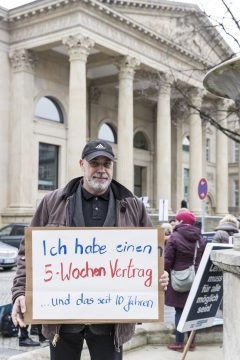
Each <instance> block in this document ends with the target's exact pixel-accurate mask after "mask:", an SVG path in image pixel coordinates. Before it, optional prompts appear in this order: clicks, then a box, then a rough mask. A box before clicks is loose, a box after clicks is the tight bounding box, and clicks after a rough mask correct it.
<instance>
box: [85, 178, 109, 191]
mask: <svg viewBox="0 0 240 360" xmlns="http://www.w3.org/2000/svg"><path fill="white" fill-rule="evenodd" d="M110 182H111V181H110V180H109V179H108V180H107V181H106V182H105V183H99V182H97V181H96V180H94V179H87V183H88V186H89V187H90V188H91V189H92V190H93V191H94V192H96V193H99V192H102V191H105V190H107V188H108V186H109V184H110Z"/></svg>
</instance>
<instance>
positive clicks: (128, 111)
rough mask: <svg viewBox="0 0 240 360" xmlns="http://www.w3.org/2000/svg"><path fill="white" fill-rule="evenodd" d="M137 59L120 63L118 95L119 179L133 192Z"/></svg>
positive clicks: (129, 58)
mask: <svg viewBox="0 0 240 360" xmlns="http://www.w3.org/2000/svg"><path fill="white" fill-rule="evenodd" d="M139 64H140V63H139V61H138V60H137V59H135V58H131V57H130V56H126V57H124V58H123V59H122V61H121V62H120V64H119V65H120V71H119V95H118V152H117V154H118V156H117V179H118V181H119V182H120V183H122V184H123V185H124V186H126V187H127V188H128V189H129V190H131V191H133V185H134V184H133V183H134V163H133V78H134V73H135V68H136V66H138V65H139Z"/></svg>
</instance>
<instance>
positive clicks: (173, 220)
mask: <svg viewBox="0 0 240 360" xmlns="http://www.w3.org/2000/svg"><path fill="white" fill-rule="evenodd" d="M169 224H170V225H171V226H172V230H173V229H174V226H175V225H176V219H175V218H173V219H170V220H169Z"/></svg>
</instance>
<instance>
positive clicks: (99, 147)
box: [96, 144, 106, 150]
mask: <svg viewBox="0 0 240 360" xmlns="http://www.w3.org/2000/svg"><path fill="white" fill-rule="evenodd" d="M96 149H98V150H101V149H106V148H105V146H103V145H102V144H99V145H97V146H96Z"/></svg>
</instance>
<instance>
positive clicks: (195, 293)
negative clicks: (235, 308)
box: [177, 243, 232, 332]
mask: <svg viewBox="0 0 240 360" xmlns="http://www.w3.org/2000/svg"><path fill="white" fill-rule="evenodd" d="M230 248H232V245H231V244H220V243H209V244H207V245H206V248H205V251H204V253H203V256H202V259H201V262H200V265H199V268H198V271H197V274H196V276H195V279H194V282H193V285H192V287H191V290H190V292H189V295H188V298H187V302H186V304H185V307H184V310H183V313H182V316H181V318H180V321H179V324H178V327H177V330H178V331H180V332H186V331H192V330H198V329H202V328H206V327H211V326H213V325H216V323H215V317H216V313H217V311H218V308H219V305H220V304H221V301H222V297H223V272H222V270H221V269H220V268H219V267H218V266H216V265H214V264H213V262H212V261H211V257H210V254H211V251H212V250H222V249H230Z"/></svg>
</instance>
